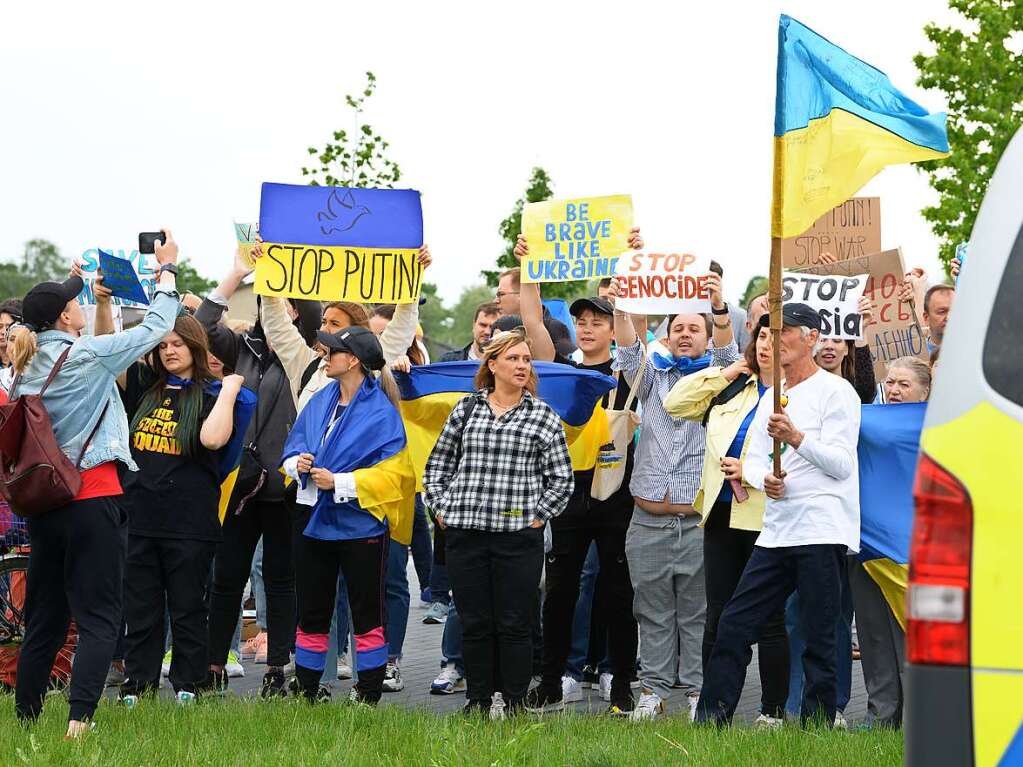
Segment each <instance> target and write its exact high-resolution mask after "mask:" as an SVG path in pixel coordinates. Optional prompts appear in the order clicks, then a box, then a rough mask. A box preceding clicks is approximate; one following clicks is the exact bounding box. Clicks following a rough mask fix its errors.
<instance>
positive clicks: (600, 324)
mask: <svg viewBox="0 0 1023 767" xmlns="http://www.w3.org/2000/svg"><path fill="white" fill-rule="evenodd" d="M630 246H631V247H633V248H637V249H639V248H642V246H643V244H642V240H641V239H640V237H639V231H638V230H634V231H633V232H632V234H631V237H630ZM527 253H528V248H527V246H526V244H525V240H524V238H522V237H520V238H519V243H518V245H517V246H516V250H515V254H516V256H517V257H519V259H520V260H521V259H522V258H525V257H526V255H527ZM520 298H521V302H520V303H521V308H522V319H523V324H524V325H525V327H526V332H527V333H528V334H529V336H530V338H531V340H533V342H534V343H535V344H536V349H537V359H541V360H543V359H553V361H555V362H559V363H561V364H565V365H572V366H573V367H578V368H581V369H583V370H595V371H597V372H600V373H604V374H605V375H609V376H613V375H615V373H613V372H612V369H611V363H612V356H611V343H612V341H613V339H614V307H613V306H612V305H611V303H610V302H609V301H608V300H607V299H606V298H600V297H594V298H582V299H579V300H578V301H576V302H574V303H573V304H572V306H571V309H570V311H571V314H572V316H573V317H574V318H575V327H576V341H577V342H578V344H579V348H580V350H581V351H582V353H583V361H582V363H576V362H574V361H572V360H571V359H568V358H567V357H564V356H562V355H560V354H557V353H556V351H555V349H554V346H553V344H552V341H551V339H550V337H549V336H548V335H547V330H546V328H545V326H544V323H543V322H542V320H541V314H540V310H539V309H540V295H539V291H538V290H537V289H536V286H534V285H528V286H523V291H522V294H521V297H520ZM629 394H630V390H629V384H628V383H627V382H626V381H625V379H624V378H623V377H622V376H621V374H618V387H617V389H615V390H614V391H612V392H610V393H609V394H607V395H605V396H604V399H603V402H602V405H603V407H604V408H613V409H616V410H622V409H623V408H625V407H627V406H628V404H627V403H629V401H630V397H629ZM634 458H635V442H634V441H633V442H630V444H629V448H628V455H627V460H626V469H625V475H624V478H623V480H622V483H621V486H620V487H619V488H618V490H617V491H615V492H614V493H613V494H611V496H610V497H608V498H607V499H606V500H602V501H600V500H596V499H595V498H593V497H592V495H591V491H592V485H593V477H594V470H593V469H590V470H587V471H577V472H575V490H574V491H573V493H572V498H571V500H570V501H569V504H568V508H567V509H566V510H565V512H564V514H562V515H561V516H560V517H556V518H555V519H554V520H552V521H551V532H552V534H553V535H552V537H553V546H552V548H551V551H550V552H549V553H548V555H547V562H546V566H547V578H546V593H545V595H544V603H543V671H542V675H541V681H540V683H539V684H538V685H537V686H536V687H534V688H533V689H532V690H531V691H530V693H529V696H528V697H527V699H526V708H527V709H529V710H532V711H534V712H538V713H540V712H550V711H559V710H562V709H564V707H565V702H564V696H563V690H562V675H563V674H564V673H565V667H566V664H567V661H568V655H569V652H570V649H571V643H572V620H573V617H574V613H575V605H576V600H577V599H578V598H579V583H580V579H581V577H582V569H583V563H584V561H585V559H586V555H587V552H588V551H589V548H590V544H591V543H592V542H595V543H596V546H597V555H598V557H599V560H600V576H599V578H600V586H601V587H600V588H598V589H597V590H596V594H595V600H594V601H595V604H594V611H593V612H594V615H596V616H598V617H599V618H600V620H598V622H599V623H601V624H602V625H604V626H606V627H607V634H608V654H609V656H610V661H611V669H612V674H613V676H612V682H611V705H610V707H609V708H608V713H609V714H611V715H612V716H625V715H628V714H629V712H631V711H632V710H633V708H634V707H635V706H634V702H633V698H632V691H631V688H630V683H631V681H632V678H633V676H634V675H635V670H636V668H635V666H636V649H637V644H638V630H637V627H636V619H635V618H634V617H633V614H632V601H633V591H632V579H631V578H630V576H629V563H628V560H627V558H626V556H625V534H626V532H627V531H628V528H629V523H630V522H631V520H632V510H633V506H634V504H633V499H632V494H631V492H630V490H629V477H630V475H631V473H632V466H633V461H634Z"/></svg>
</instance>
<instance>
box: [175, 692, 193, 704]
mask: <svg viewBox="0 0 1023 767" xmlns="http://www.w3.org/2000/svg"><path fill="white" fill-rule="evenodd" d="M174 697H175V698H176V699H177V701H178V705H180V706H189V705H191V704H193V703H195V693H194V692H188V691H187V690H179V691H178V694H177V695H176V696H174Z"/></svg>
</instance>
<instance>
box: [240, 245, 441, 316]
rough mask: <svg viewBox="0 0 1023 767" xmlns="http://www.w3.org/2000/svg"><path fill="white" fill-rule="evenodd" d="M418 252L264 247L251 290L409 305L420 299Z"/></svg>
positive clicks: (272, 293)
mask: <svg viewBox="0 0 1023 767" xmlns="http://www.w3.org/2000/svg"><path fill="white" fill-rule="evenodd" d="M422 280H423V268H422V266H420V264H419V249H418V248H415V249H408V250H401V249H394V250H376V249H372V248H326V247H308V246H305V245H282V244H280V243H263V257H262V258H261V259H259V261H258V262H257V263H256V281H255V282H254V283H253V289H254V290H255V292H256V293H258V294H260V295H264V296H287V297H289V298H307V299H315V300H319V301H355V302H357V303H388V304H410V303H413V302H415V301H418V300H419V290H420V288H421V287H422Z"/></svg>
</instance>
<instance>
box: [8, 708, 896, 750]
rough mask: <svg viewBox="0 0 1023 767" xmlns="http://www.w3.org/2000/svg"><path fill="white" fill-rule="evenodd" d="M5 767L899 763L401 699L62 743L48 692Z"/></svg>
mask: <svg viewBox="0 0 1023 767" xmlns="http://www.w3.org/2000/svg"><path fill="white" fill-rule="evenodd" d="M0 707H2V708H0V765H3V766H4V767H7V766H8V765H32V766H33V767H34V766H35V765H76V766H77V765H96V767H121V766H122V765H123V766H124V767H128V766H129V765H130V766H131V767H136V766H142V765H147V766H153V767H156V766H157V765H174V766H175V767H178V766H179V765H217V766H218V767H220V766H223V767H235V766H236V765H237V766H238V767H241V766H243V765H244V766H245V767H252V766H254V765H344V766H345V767H350V766H351V765H374V766H376V765H380V766H384V765H402V766H404V765H435V766H437V767H448V766H449V765H450V766H452V767H454V766H458V767H461V766H462V765H466V766H469V765H472V766H473V767H475V766H476V765H501V766H502V767H504V766H505V765H534V764H535V765H573V766H575V767H610V766H611V765H658V766H660V765H674V764H680V765H720V767H737V766H739V765H765V766H771V767H773V766H774V765H798V767H818V766H826V767H833V766H834V767H843V766H845V765H872V766H875V765H877V766H880V765H899V764H902V737H901V734H900V733H892V732H847V733H846V732H826V731H802V730H800V729H799V728H798V727H793V726H790V727H786V728H785V729H783V730H779V731H770V732H756V731H753V730H750V729H746V728H738V727H737V728H734V729H731V730H724V731H719V730H716V729H714V728H707V727H693V726H691V725H689V724H688V723H686V722H684V721H682V720H680V719H678V718H675V717H672V718H670V719H665V720H662V721H659V722H651V723H644V724H638V725H637V724H632V723H629V722H623V721H610V720H607V719H604V718H600V717H597V716H579V715H565V716H554V717H548V718H545V719H543V720H536V719H525V718H524V719H522V720H520V721H507V722H500V723H491V722H484V721H478V720H477V721H467V720H465V719H464V718H462V717H461V715H459V714H452V715H449V716H446V717H442V716H437V715H436V714H433V713H431V712H429V711H425V710H406V709H402V708H398V707H395V706H382V707H381V708H379V709H375V710H374V709H366V708H361V707H358V708H357V707H350V706H343V705H338V704H331V705H326V706H318V707H310V706H308V705H306V704H304V703H301V702H298V701H294V702H288V701H283V702H274V703H263V702H260V701H228V702H222V701H210V702H205V703H200V704H199V705H197V706H193V707H190V708H181V707H179V706H177V705H176V704H174V703H172V702H170V701H166V700H165V701H148V702H143V703H142V704H140V705H139V707H138V708H136V709H134V710H127V709H124V708H120V707H117V706H114V705H110V704H107V703H104V704H102V705H101V707H100V709H99V711H98V712H97V716H96V720H97V722H98V727H97V730H96V732H94V733H92V734H91V735H88V736H86V737H85V738H83V739H82V740H80V741H78V742H66V741H64V739H63V735H64V731H65V728H66V717H67V705H66V704H65V703H64V702H63V701H62V700H61V699H59V698H57V699H54V698H50V699H49V700H48V701H47V706H46V710H45V712H44V714H43V717H42V718H41V719H40V721H39V722H38V723H37V724H36V725H35V726H33V727H32V728H31V729H27V730H26V729H24V728H22V727H20V726H18V724H17V721H16V720H15V718H14V711H13V708H14V705H13V701H12V700H11V698H10V697H7V698H5V699H3V700H0Z"/></svg>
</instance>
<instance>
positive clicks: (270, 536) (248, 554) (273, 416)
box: [195, 258, 321, 697]
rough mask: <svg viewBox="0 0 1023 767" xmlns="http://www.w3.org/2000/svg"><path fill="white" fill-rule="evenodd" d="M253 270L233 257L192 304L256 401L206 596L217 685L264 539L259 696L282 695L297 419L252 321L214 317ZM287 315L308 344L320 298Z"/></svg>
mask: <svg viewBox="0 0 1023 767" xmlns="http://www.w3.org/2000/svg"><path fill="white" fill-rule="evenodd" d="M250 271H251V269H250V268H249V267H247V266H246V265H245V263H244V262H242V261H241V259H240V258H236V259H235V265H234V268H233V269H232V271H231V272H230V273H229V274H228V275H227V276H226V277H225V278H224V280H223V281H222V282H221V283H220V285H219V286H218V287H217V289H216V290H215V291H214V292H213V293H211V294H210V295H209V296H208V297H207V298H206V299H205V300H204V301H203V302H202V305H201V306H200V307H199V308H198V310H196V313H195V318H196V319H197V320H199V322H201V323H202V324H203V326H204V327H205V328H206V332H207V334H209V338H210V351H211V352H213V354H214V355H216V356H217V357H218V358H219V359H220V360H222V361H223V363H224V365H225V366H226V367H228V368H230V369H232V370H234V371H235V372H236V373H237V374H239V375H241V376H242V377H243V378H244V381H245V384H244V385H245V387H246V388H247V389H249V390H251V391H254V392H256V395H257V397H258V398H259V402H258V404H257V406H256V413H255V415H254V416H253V418H252V421H251V422H250V423H249V428H248V431H247V432H246V435H245V449H244V452H243V453H242V463H241V468H240V471H239V474H238V480H237V482H236V484H235V487H234V491H233V493H232V495H231V499H230V502H229V503H228V506H227V513H226V515H225V517H224V527H223V539H222V541H221V543H220V545H219V546H218V548H217V553H216V558H215V560H214V566H213V588H212V591H211V594H210V658H209V660H210V669H211V671H213V673H214V676H215V677H216V680H217V685H218V686H220V687H226V686H227V674H226V673H225V672H224V665H225V664H226V663H227V653H228V650H229V648H230V645H231V638H232V637H233V636H234V631H235V628H236V626H237V625H238V605H239V604H241V599H242V591H243V590H244V588H245V581H246V580H248V577H249V571H250V569H251V567H252V555H253V553H254V552H255V549H256V544H257V543H258V542H259V539H260V536H262V538H263V583H264V587H265V590H266V606H267V623H268V624H269V625H268V626H267V671H266V674H265V675H264V676H263V685H262V689H261V694H262V696H263V697H270V696H283V695H285V694H286V681H287V680H286V679H285V676H284V667H285V666H286V665H288V662H289V660H290V656H291V648H292V645H293V642H294V639H295V619H296V615H297V607H296V603H295V567H294V561H293V553H292V530H291V528H292V516H293V508H294V492H292V493H291V494H290V495H288V496H286V494H285V488H284V477H283V476H282V475H281V473H280V472H279V471H278V463H279V462H280V458H281V451H282V450H283V449H284V440H285V439H286V438H287V435H288V430H289V429H290V428H291V425H292V424H293V423H294V422H295V414H296V403H295V398H294V396H293V394H292V386H291V383H290V382H289V380H288V376H287V373H285V371H284V367H283V366H282V365H281V363H280V361H279V360H278V359H277V355H276V354H274V351H273V349H272V348H271V347H270V345H269V343H268V342H267V340H266V336H265V334H264V333H263V328H262V327H261V326H260V324H259V323H258V322H257V323H256V326H255V327H254V328H253V329H252V331H250V332H248V333H234V332H233V331H231V330H230V329H229V328H227V327H225V326H224V325H223V324H222V323H221V322H220V319H221V317H222V315H223V314H224V312H225V311H226V310H227V301H228V299H229V298H230V297H231V296H232V295H233V294H234V292H235V290H237V288H238V285H239V284H240V283H241V280H242V279H243V277H244V276H246V275H247V274H248V273H249V272H250ZM290 303H291V311H292V315H293V321H294V323H295V325H296V327H297V328H298V329H299V331H300V332H301V333H302V335H303V337H304V338H305V340H306V343H308V344H309V345H310V346H312V344H313V343H314V342H315V338H316V331H317V329H318V328H319V325H320V314H321V310H320V303H319V302H318V301H301V300H294V301H292V302H290Z"/></svg>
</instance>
